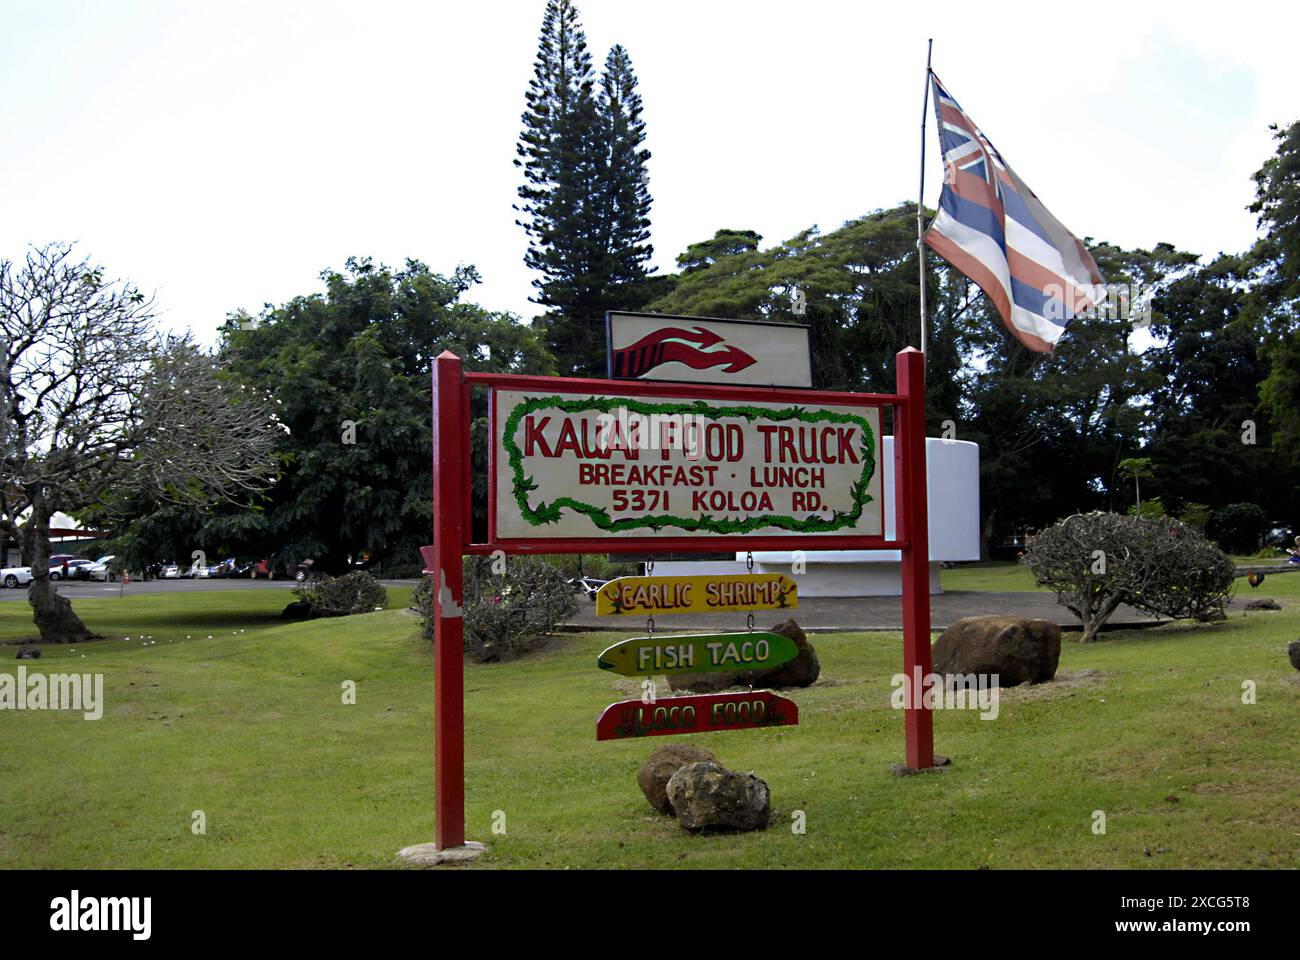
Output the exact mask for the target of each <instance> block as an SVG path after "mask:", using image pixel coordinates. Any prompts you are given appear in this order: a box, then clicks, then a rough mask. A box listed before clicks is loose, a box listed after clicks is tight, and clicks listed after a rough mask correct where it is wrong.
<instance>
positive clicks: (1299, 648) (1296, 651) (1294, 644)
mask: <svg viewBox="0 0 1300 960" xmlns="http://www.w3.org/2000/svg"><path fill="white" fill-rule="evenodd" d="M1286 655H1287V656H1288V657H1289V658H1290V660H1291V666H1293V667H1295V668H1296V669H1297V670H1300V640H1292V641H1291V642H1290V643H1288V644H1287V645H1286Z"/></svg>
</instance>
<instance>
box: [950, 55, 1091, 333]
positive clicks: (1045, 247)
mask: <svg viewBox="0 0 1300 960" xmlns="http://www.w3.org/2000/svg"><path fill="white" fill-rule="evenodd" d="M930 81H931V83H932V84H933V91H934V110H935V114H936V116H937V118H938V127H939V145H940V147H941V149H942V150H943V162H944V178H943V180H944V184H943V194H942V196H940V198H939V212H938V214H937V215H936V216H935V218H934V221H933V222H932V223H931V224H930V228H929V229H928V230H927V231H926V233H925V242H926V245H927V246H929V247H930V249H932V250H933V251H934V252H935V253H937V254H939V255H940V256H941V257H943V258H944V259H945V260H947V261H948V262H949V263H950V264H952V266H953V267H955V268H956V269H957V270H959V271H961V272H962V273H963V274H965V275H966V276H967V277H969V278H970V279H971V280H972V281H974V282H975V283H977V284H978V285H979V287H980V289H981V290H983V291H984V293H985V295H987V296H988V298H989V300H990V301H991V302H992V303H993V305H994V306H995V307H996V308H997V311H998V313H999V314H1001V316H1002V322H1003V323H1005V324H1006V325H1007V329H1009V330H1010V331H1011V333H1012V334H1013V335H1015V337H1016V338H1017V339H1019V340H1020V342H1021V343H1023V344H1024V345H1025V346H1027V347H1029V349H1031V350H1037V351H1039V352H1041V353H1051V352H1052V348H1053V347H1054V346H1055V345H1056V342H1057V341H1058V340H1060V339H1061V334H1063V333H1065V328H1066V326H1067V325H1068V324H1069V323H1070V321H1071V320H1073V319H1074V317H1075V316H1076V315H1077V314H1079V313H1082V312H1084V311H1085V310H1088V309H1090V308H1092V307H1094V306H1099V305H1100V304H1101V301H1102V300H1103V299H1104V298H1105V288H1104V287H1103V285H1102V284H1103V280H1102V276H1101V271H1100V270H1098V269H1097V263H1096V261H1095V260H1093V259H1092V255H1091V254H1089V253H1088V251H1087V250H1086V249H1085V248H1084V246H1083V244H1082V243H1080V242H1079V239H1078V237H1076V236H1075V235H1074V234H1072V233H1071V232H1070V231H1069V230H1067V229H1065V226H1064V225H1063V224H1062V223H1061V221H1059V220H1057V219H1056V217H1054V216H1052V214H1051V213H1050V212H1049V211H1048V209H1047V208H1046V207H1044V206H1043V204H1042V203H1041V202H1040V201H1039V199H1038V197H1037V196H1035V194H1034V191H1032V190H1030V189H1029V187H1028V186H1027V185H1026V184H1025V182H1024V181H1023V180H1021V179H1020V178H1019V177H1018V176H1016V174H1015V171H1013V170H1012V169H1011V168H1010V167H1009V166H1007V163H1006V161H1005V160H1003V159H1002V155H1001V154H1000V153H998V151H997V150H996V149H995V148H994V146H993V144H992V143H990V142H989V139H988V137H986V136H984V134H983V133H982V132H981V131H980V128H979V127H977V126H976V125H975V122H974V121H973V120H971V118H970V117H969V116H967V114H966V112H965V111H964V110H962V108H961V107H960V106H959V105H958V103H957V101H956V100H954V99H953V97H952V96H951V95H950V94H949V93H948V91H947V89H946V88H945V87H944V86H943V84H941V83H940V82H939V78H938V77H936V76H935V75H934V74H933V73H931V74H930Z"/></svg>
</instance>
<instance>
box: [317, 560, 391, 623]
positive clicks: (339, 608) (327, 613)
mask: <svg viewBox="0 0 1300 960" xmlns="http://www.w3.org/2000/svg"><path fill="white" fill-rule="evenodd" d="M294 593H295V594H297V596H298V599H299V600H302V601H303V602H305V603H307V604H308V605H309V606H310V607H311V612H312V616H315V617H343V616H347V615H348V614H351V613H369V612H371V611H372V610H375V609H377V608H382V607H385V606H387V605H388V591H387V590H385V589H384V586H383V584H381V583H380V582H379V581H378V580H376V579H375V578H374V577H372V576H371V575H370V574H368V573H366V572H365V571H364V570H355V571H353V572H352V573H347V574H344V575H343V576H341V577H321V578H320V579H319V580H315V581H312V582H311V583H308V584H305V585H304V586H301V587H298V588H296V589H295V590H294Z"/></svg>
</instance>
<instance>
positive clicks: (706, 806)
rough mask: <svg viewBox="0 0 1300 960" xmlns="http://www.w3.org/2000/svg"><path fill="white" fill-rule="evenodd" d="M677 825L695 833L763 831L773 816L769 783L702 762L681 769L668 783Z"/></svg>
mask: <svg viewBox="0 0 1300 960" xmlns="http://www.w3.org/2000/svg"><path fill="white" fill-rule="evenodd" d="M668 802H669V803H671V804H672V805H673V809H674V810H675V811H677V822H678V823H679V824H681V826H682V829H683V830H690V831H692V832H694V831H698V830H708V829H715V828H722V829H729V830H763V829H766V827H767V824H768V821H769V820H770V819H771V816H772V797H771V794H770V793H769V791H768V789H767V782H766V781H764V780H761V779H759V778H758V777H756V776H754V775H753V774H752V773H735V772H733V771H731V770H727V769H726V768H724V767H722V766H721V765H719V764H716V763H711V762H709V761H707V760H706V761H703V762H700V763H691V764H687V765H686V766H684V767H682V768H681V769H680V770H678V771H677V772H676V773H674V774H673V775H672V779H670V780H669V781H668Z"/></svg>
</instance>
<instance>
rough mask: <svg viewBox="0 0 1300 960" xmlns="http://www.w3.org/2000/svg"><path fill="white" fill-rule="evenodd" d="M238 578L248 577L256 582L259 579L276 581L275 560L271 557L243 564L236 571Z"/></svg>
mask: <svg viewBox="0 0 1300 960" xmlns="http://www.w3.org/2000/svg"><path fill="white" fill-rule="evenodd" d="M234 575H235V576H236V577H248V579H250V580H256V579H257V578H258V577H265V578H266V579H267V580H274V579H275V576H276V569H275V558H274V557H271V558H270V559H266V560H253V561H250V562H249V563H245V564H242V565H241V566H239V567H237V568H236V569H235V573H234Z"/></svg>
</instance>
